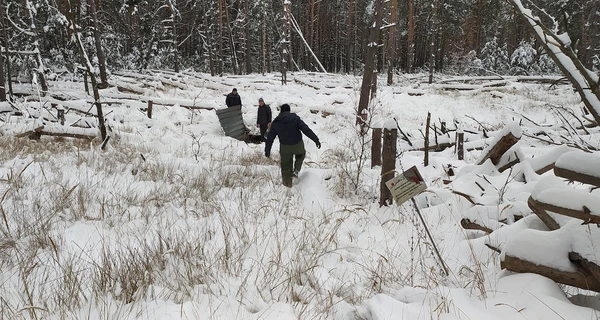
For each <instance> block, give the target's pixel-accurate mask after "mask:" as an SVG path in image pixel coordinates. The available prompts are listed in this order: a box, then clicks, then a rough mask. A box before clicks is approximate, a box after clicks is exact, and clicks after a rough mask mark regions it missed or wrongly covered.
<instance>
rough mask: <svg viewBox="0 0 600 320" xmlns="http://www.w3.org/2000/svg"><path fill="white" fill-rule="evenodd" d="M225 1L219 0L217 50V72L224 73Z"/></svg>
mask: <svg viewBox="0 0 600 320" xmlns="http://www.w3.org/2000/svg"><path fill="white" fill-rule="evenodd" d="M223 1H224V0H219V17H218V23H219V51H218V52H217V55H218V57H217V73H218V74H219V75H221V74H223Z"/></svg>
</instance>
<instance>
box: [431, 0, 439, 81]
mask: <svg viewBox="0 0 600 320" xmlns="http://www.w3.org/2000/svg"><path fill="white" fill-rule="evenodd" d="M437 9H438V0H433V14H432V17H431V26H432V27H431V29H432V31H431V32H430V35H431V37H430V41H431V42H430V43H429V51H431V52H430V53H429V83H433V72H434V70H435V50H436V45H435V43H436V41H435V40H436V37H437V33H438V23H437Z"/></svg>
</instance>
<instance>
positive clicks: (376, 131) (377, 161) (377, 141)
mask: <svg viewBox="0 0 600 320" xmlns="http://www.w3.org/2000/svg"><path fill="white" fill-rule="evenodd" d="M380 165H381V128H373V141H372V143H371V168H373V167H375V166H380Z"/></svg>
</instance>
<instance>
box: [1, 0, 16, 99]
mask: <svg viewBox="0 0 600 320" xmlns="http://www.w3.org/2000/svg"><path fill="white" fill-rule="evenodd" d="M0 11H1V12H0V28H2V44H3V45H4V57H5V58H6V78H7V80H8V81H7V82H8V95H9V96H10V97H11V98H12V96H13V88H12V72H11V69H10V52H9V50H8V32H7V29H8V25H7V24H6V22H5V20H4V15H5V13H6V6H5V2H4V0H0ZM5 83H6V82H5Z"/></svg>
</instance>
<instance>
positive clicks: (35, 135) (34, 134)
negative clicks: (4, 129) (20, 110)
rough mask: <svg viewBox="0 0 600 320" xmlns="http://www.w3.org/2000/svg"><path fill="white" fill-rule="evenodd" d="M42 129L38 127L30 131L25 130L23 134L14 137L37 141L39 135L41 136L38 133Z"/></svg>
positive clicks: (42, 127)
mask: <svg viewBox="0 0 600 320" xmlns="http://www.w3.org/2000/svg"><path fill="white" fill-rule="evenodd" d="M43 129H44V126H39V127H37V128H34V129H32V130H27V131H25V132H23V133H19V134H17V135H15V137H17V138H23V137H29V138H30V139H39V138H40V135H41V134H40V132H41V131H42V130H43Z"/></svg>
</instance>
